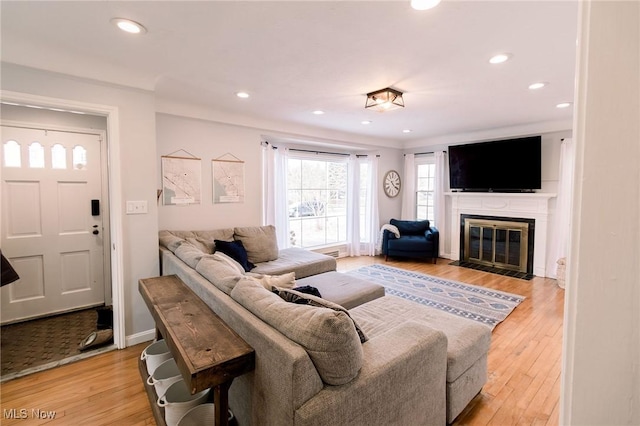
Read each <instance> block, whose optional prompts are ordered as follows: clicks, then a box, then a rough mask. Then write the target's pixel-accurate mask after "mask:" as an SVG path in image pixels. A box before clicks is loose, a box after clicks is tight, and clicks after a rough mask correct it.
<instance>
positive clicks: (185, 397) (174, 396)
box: [158, 379, 209, 426]
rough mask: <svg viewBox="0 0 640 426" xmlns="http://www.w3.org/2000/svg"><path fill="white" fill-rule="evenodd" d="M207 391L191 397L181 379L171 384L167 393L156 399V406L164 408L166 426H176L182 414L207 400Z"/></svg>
mask: <svg viewBox="0 0 640 426" xmlns="http://www.w3.org/2000/svg"><path fill="white" fill-rule="evenodd" d="M208 395H209V389H205V390H203V391H201V392H198V393H196V394H195V395H191V392H190V391H189V388H188V387H187V384H186V383H185V382H184V380H183V379H180V380H178V381H177V382H175V383H172V384H171V386H169V388H168V389H167V392H166V393H165V394H164V395H163V396H161V397H160V398H158V406H160V407H163V408H164V420H165V422H166V423H167V426H177V424H178V421H179V420H180V418H181V417H182V416H184V414H185V413H186V412H187V411H189V410H190V409H192V408H193V407H196V406H198V405H200V404H202V403H204V402H205V401H206V400H207V396H208Z"/></svg>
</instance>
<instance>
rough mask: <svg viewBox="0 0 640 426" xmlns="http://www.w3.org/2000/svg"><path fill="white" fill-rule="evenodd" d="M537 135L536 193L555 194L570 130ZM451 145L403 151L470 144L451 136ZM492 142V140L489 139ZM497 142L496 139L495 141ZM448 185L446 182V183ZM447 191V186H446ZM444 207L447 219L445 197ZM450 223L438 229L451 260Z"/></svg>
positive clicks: (552, 204) (551, 208)
mask: <svg viewBox="0 0 640 426" xmlns="http://www.w3.org/2000/svg"><path fill="white" fill-rule="evenodd" d="M532 135H536V133H530V134H526V135H517V136H513V138H518V137H524V136H532ZM537 135H541V136H542V143H541V156H542V164H541V167H542V170H541V178H542V189H540V190H539V191H537V192H540V193H555V192H556V191H557V189H558V179H559V167H560V144H561V143H562V139H564V138H570V137H571V130H564V131H557V132H551V133H543V132H541V133H537ZM450 139H451V140H452V142H451V143H448V144H440V145H428V146H424V147H417V148H411V149H408V150H405V152H406V153H419V152H432V151H443V150H444V151H446V150H447V149H448V147H449V146H450V145H458V144H463V143H472V142H468V141H466V140H465V139H461V140H460V141H459V142H458V141H456V139H455V136H451V137H450ZM490 140H493V139H490ZM495 140H497V138H496V139H495ZM484 141H487V139H483V140H478V141H477V142H484ZM448 174H449V172H448V170H447V172H446V176H448ZM447 185H448V181H447ZM447 190H448V186H447ZM445 201H446V203H447V204H446V206H445V216H446V217H447V218H449V217H451V200H450V198H449V197H446V200H445ZM555 205H556V200H555V198H552V199H551V200H550V202H549V211H550V214H549V220H548V223H549V224H552V223H553V219H554V218H553V213H554V211H555ZM450 225H451V224H450V223H447V224H446V225H445V226H444V227H443V229H439V231H440V238H441V239H442V238H444V255H445V256H447V257H449V258H451V257H455V256H453V255H454V253H451V247H452V244H451V228H450ZM552 228H553V227H552V226H550V227H549V235H547V243H548V244H553V242H554V238H555V236H554V235H551V232H552Z"/></svg>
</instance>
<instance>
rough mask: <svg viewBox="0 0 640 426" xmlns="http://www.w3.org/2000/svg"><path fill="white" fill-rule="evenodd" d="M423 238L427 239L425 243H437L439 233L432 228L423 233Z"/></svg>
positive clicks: (436, 229)
mask: <svg viewBox="0 0 640 426" xmlns="http://www.w3.org/2000/svg"><path fill="white" fill-rule="evenodd" d="M424 236H425V237H427V241H438V240H439V239H440V231H438V228H436V227H435V226H432V227H430V228H429V229H427V230H426V231H424Z"/></svg>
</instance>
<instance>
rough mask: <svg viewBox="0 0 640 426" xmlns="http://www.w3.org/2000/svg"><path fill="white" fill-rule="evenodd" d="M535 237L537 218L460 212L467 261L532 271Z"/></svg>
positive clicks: (462, 249)
mask: <svg viewBox="0 0 640 426" xmlns="http://www.w3.org/2000/svg"><path fill="white" fill-rule="evenodd" d="M534 237H535V220H534V219H526V218H507V217H496V216H480V215H468V214H463V215H460V259H461V260H463V261H464V262H468V263H475V264H480V265H485V266H489V267H491V268H497V269H505V270H510V271H517V272H524V273H527V274H532V273H533V252H534Z"/></svg>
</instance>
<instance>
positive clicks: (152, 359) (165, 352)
mask: <svg viewBox="0 0 640 426" xmlns="http://www.w3.org/2000/svg"><path fill="white" fill-rule="evenodd" d="M169 358H171V352H170V351H169V348H168V347H167V342H165V341H164V340H158V341H156V342H153V343H152V344H150V345H149V346H147V347H146V348H145V349H144V351H142V354H140V359H141V360H143V361H146V363H147V374H149V375H152V374H153V372H154V371H155V370H156V368H158V366H159V365H160V364H162V363H163V362H165V361H166V360H168V359H169Z"/></svg>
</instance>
